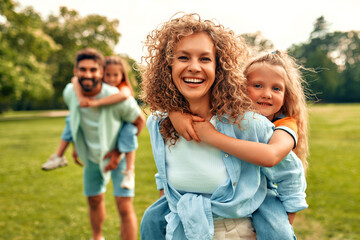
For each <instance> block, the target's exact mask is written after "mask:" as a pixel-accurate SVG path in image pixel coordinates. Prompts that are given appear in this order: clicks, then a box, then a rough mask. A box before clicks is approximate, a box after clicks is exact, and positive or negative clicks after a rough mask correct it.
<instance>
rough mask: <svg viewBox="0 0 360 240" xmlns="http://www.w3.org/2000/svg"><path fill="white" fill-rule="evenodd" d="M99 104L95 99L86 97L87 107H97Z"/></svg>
mask: <svg viewBox="0 0 360 240" xmlns="http://www.w3.org/2000/svg"><path fill="white" fill-rule="evenodd" d="M98 106H100V104H99V103H98V101H97V100H93V99H88V107H98Z"/></svg>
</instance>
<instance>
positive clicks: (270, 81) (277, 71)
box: [247, 63, 286, 121]
mask: <svg viewBox="0 0 360 240" xmlns="http://www.w3.org/2000/svg"><path fill="white" fill-rule="evenodd" d="M256 64H259V65H260V64H261V66H253V67H257V69H255V70H254V71H253V72H252V73H250V75H249V76H248V81H247V83H248V86H247V89H248V93H249V96H250V98H251V100H252V101H253V102H254V103H255V108H256V109H257V110H258V111H259V112H260V114H262V115H264V116H266V117H267V118H268V119H269V120H270V121H272V120H273V119H274V114H275V113H277V112H278V111H279V110H280V109H281V107H282V106H283V105H284V97H285V78H286V73H285V70H284V69H283V68H282V67H280V66H273V65H269V64H266V63H256Z"/></svg>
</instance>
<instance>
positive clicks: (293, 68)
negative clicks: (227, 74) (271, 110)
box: [244, 50, 309, 170]
mask: <svg viewBox="0 0 360 240" xmlns="http://www.w3.org/2000/svg"><path fill="white" fill-rule="evenodd" d="M263 64H268V65H273V66H280V67H282V68H283V69H284V70H285V72H286V77H285V96H284V105H283V106H282V107H281V109H280V110H279V112H277V113H275V115H274V117H276V116H277V115H279V114H284V115H286V116H289V117H292V118H294V119H295V120H296V121H297V126H298V133H297V135H298V143H297V145H296V148H295V149H294V152H295V153H296V155H297V156H298V157H299V158H300V159H301V161H302V163H303V166H304V169H305V170H306V168H307V166H308V162H307V160H306V159H307V157H308V154H309V147H308V109H307V105H306V93H305V91H307V89H306V88H305V87H306V82H305V80H304V79H303V77H302V74H301V69H305V68H304V67H302V66H301V65H298V64H297V63H296V60H295V59H294V58H292V57H291V56H289V55H288V54H287V53H284V52H280V51H278V50H277V51H275V52H272V53H268V54H265V55H262V56H260V57H257V58H255V59H253V60H251V61H250V63H249V64H248V65H247V66H246V68H245V71H244V74H245V76H246V78H248V76H249V75H250V74H251V73H252V72H254V71H256V70H257V69H259V68H261V67H263Z"/></svg>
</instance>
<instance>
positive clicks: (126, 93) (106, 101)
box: [89, 87, 131, 107]
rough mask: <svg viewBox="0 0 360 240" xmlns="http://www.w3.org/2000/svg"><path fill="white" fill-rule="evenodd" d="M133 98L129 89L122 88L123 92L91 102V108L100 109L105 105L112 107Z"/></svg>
mask: <svg viewBox="0 0 360 240" xmlns="http://www.w3.org/2000/svg"><path fill="white" fill-rule="evenodd" d="M130 96H131V92H130V89H129V88H128V87H122V88H121V91H119V92H118V93H116V94H113V95H110V96H108V97H104V98H100V99H96V100H95V99H93V100H90V101H89V107H99V106H103V105H110V104H115V103H119V102H122V101H124V100H126V99H127V98H128V97H130Z"/></svg>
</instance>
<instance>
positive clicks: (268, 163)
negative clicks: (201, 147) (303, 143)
mask: <svg viewBox="0 0 360 240" xmlns="http://www.w3.org/2000/svg"><path fill="white" fill-rule="evenodd" d="M194 129H195V131H196V133H197V135H198V136H199V138H200V140H201V141H203V142H206V143H208V144H210V145H212V146H214V147H216V148H218V149H220V150H222V151H224V152H226V153H228V154H230V155H233V156H235V157H236V158H239V159H241V160H244V161H246V162H249V163H252V164H255V165H259V166H263V167H273V166H275V165H276V164H278V163H279V162H281V160H282V159H284V158H285V156H286V155H288V154H289V152H290V151H291V149H292V148H293V146H294V140H293V138H292V137H291V136H290V135H289V134H288V133H286V132H285V131H275V133H274V134H273V136H272V138H271V139H270V141H269V143H268V144H264V143H258V142H250V141H245V140H241V139H236V138H232V137H229V136H226V135H224V134H222V133H220V132H218V131H217V130H216V129H215V128H214V126H213V125H212V124H211V123H210V122H195V123H194Z"/></svg>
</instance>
